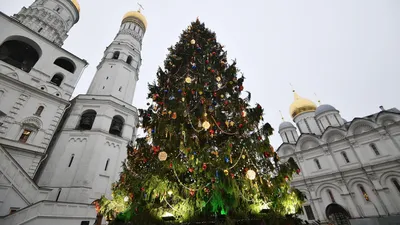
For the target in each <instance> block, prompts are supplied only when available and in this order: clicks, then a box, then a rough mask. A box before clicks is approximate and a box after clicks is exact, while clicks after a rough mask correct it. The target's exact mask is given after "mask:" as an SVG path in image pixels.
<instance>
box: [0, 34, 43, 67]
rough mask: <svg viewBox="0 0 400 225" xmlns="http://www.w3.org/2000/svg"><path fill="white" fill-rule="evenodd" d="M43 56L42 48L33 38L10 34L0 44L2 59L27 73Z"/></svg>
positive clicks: (0, 56)
mask: <svg viewBox="0 0 400 225" xmlns="http://www.w3.org/2000/svg"><path fill="white" fill-rule="evenodd" d="M41 56H42V49H41V48H40V46H39V45H38V44H37V43H36V42H34V41H33V40H32V39H29V38H27V37H23V36H10V37H8V38H7V39H6V40H5V41H4V42H3V43H2V44H1V45H0V60H2V61H4V62H6V63H8V64H9V65H12V66H14V67H16V68H18V69H21V70H23V71H25V72H27V73H29V72H30V71H31V69H32V68H33V67H34V66H35V64H36V63H37V61H39V58H40V57H41Z"/></svg>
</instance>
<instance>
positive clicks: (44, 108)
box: [0, 0, 87, 201]
mask: <svg viewBox="0 0 400 225" xmlns="http://www.w3.org/2000/svg"><path fill="white" fill-rule="evenodd" d="M53 5H54V7H56V6H57V5H59V6H60V10H59V11H60V14H59V15H57V16H51V17H50V14H51V15H53V14H56V13H57V12H56V11H54V12H53V11H52V10H53V8H54V7H53ZM76 6H77V4H74V3H73V2H71V1H69V0H46V1H43V0H40V1H36V2H35V3H33V4H32V5H31V6H29V7H28V8H23V9H22V10H21V12H20V13H18V14H16V15H15V17H16V18H17V20H19V21H16V20H15V19H14V18H11V17H9V16H7V15H4V14H3V13H1V12H0V27H1V32H0V111H1V112H2V113H0V114H2V115H0V145H2V146H3V147H4V146H5V147H4V148H5V149H6V150H7V152H8V153H9V154H11V155H12V156H13V158H14V159H15V160H16V161H17V163H18V164H19V166H21V167H22V168H23V169H24V170H25V172H26V173H27V174H28V175H29V176H30V177H31V178H32V177H33V176H34V175H35V173H36V171H37V169H38V165H39V164H40V162H41V158H43V157H44V156H45V154H46V151H47V148H48V146H49V143H50V141H51V139H52V137H53V135H54V133H55V130H56V128H57V125H58V124H59V123H60V119H61V118H62V116H63V114H64V111H65V108H66V107H67V106H68V104H69V102H68V100H69V99H70V98H71V95H72V93H73V91H74V89H75V87H76V85H77V83H78V80H79V78H80V76H81V74H82V73H83V71H84V69H85V67H86V65H87V62H86V61H85V60H83V59H80V58H79V57H77V56H75V55H73V54H71V53H70V52H68V51H66V50H64V49H63V48H61V47H60V46H59V45H55V44H54V43H53V39H51V37H53V36H51V35H50V34H52V35H55V36H57V35H56V34H57V32H58V31H61V30H64V31H65V32H67V30H69V28H70V27H71V26H72V24H73V23H75V22H76V21H77V18H78V17H79V14H78V11H77V8H76ZM57 14H58V13H57ZM68 17H71V25H70V26H69V27H68V29H66V28H65V27H64V28H62V29H61V28H60V29H59V30H57V32H56V31H55V30H54V29H56V28H57V29H58V28H59V25H60V24H65V23H66V21H67V20H68V19H67V18H68ZM50 18H52V19H50ZM56 21H61V22H59V23H55V22H56ZM55 24H57V25H55ZM36 26H42V27H43V30H42V31H40V32H39V31H38V29H36ZM47 26H48V27H47ZM65 38H66V36H64V38H63V39H62V40H65ZM54 40H58V39H54ZM59 40H61V39H59ZM0 201H1V199H0Z"/></svg>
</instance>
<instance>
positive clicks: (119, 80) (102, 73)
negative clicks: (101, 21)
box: [87, 11, 147, 104]
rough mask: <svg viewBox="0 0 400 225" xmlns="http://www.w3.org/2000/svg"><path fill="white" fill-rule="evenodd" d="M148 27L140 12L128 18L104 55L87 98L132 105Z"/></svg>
mask: <svg viewBox="0 0 400 225" xmlns="http://www.w3.org/2000/svg"><path fill="white" fill-rule="evenodd" d="M146 27H147V21H146V18H145V17H144V16H143V15H142V14H141V13H140V11H132V12H128V13H126V14H125V16H124V17H123V19H122V22H121V26H120V29H119V32H118V34H117V36H116V37H115V38H114V40H113V42H111V44H110V45H109V46H108V47H107V49H106V50H105V51H104V56H103V59H102V60H101V62H100V64H99V65H98V66H97V72H96V75H95V76H94V79H93V81H92V83H91V85H90V87H89V89H88V92H87V94H89V95H111V96H113V97H115V98H117V99H119V100H121V101H124V102H126V103H128V104H131V103H132V101H133V96H134V94H135V88H136V82H137V81H138V79H139V68H140V66H141V64H142V59H141V54H140V52H141V50H142V39H143V36H144V34H145V32H146Z"/></svg>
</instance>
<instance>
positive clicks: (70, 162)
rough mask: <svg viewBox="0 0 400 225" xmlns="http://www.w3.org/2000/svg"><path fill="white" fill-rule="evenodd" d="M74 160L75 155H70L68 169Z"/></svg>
mask: <svg viewBox="0 0 400 225" xmlns="http://www.w3.org/2000/svg"><path fill="white" fill-rule="evenodd" d="M74 158H75V154H72V155H71V159H70V160H69V164H68V167H71V165H72V162H73V161H74Z"/></svg>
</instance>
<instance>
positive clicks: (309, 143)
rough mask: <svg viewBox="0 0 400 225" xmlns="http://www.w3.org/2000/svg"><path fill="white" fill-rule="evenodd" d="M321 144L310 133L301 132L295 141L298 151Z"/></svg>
mask: <svg viewBox="0 0 400 225" xmlns="http://www.w3.org/2000/svg"><path fill="white" fill-rule="evenodd" d="M321 144H322V143H321V141H320V140H319V139H318V138H316V137H315V136H313V135H310V134H302V135H301V136H300V137H299V139H298V141H297V143H296V149H297V150H299V151H300V150H307V149H310V148H315V147H318V146H319V145H321Z"/></svg>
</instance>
